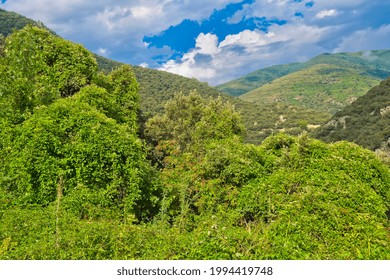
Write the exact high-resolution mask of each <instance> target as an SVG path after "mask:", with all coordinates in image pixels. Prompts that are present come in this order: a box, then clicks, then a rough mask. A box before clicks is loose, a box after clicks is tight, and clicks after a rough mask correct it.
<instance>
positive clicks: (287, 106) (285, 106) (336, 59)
mask: <svg viewBox="0 0 390 280" xmlns="http://www.w3.org/2000/svg"><path fill="white" fill-rule="evenodd" d="M0 18H1V24H0V34H2V35H4V36H7V35H8V34H9V33H10V32H11V31H12V30H13V29H20V28H22V27H23V26H25V25H27V24H33V25H38V26H43V27H44V25H43V24H42V23H39V22H35V21H33V20H31V19H28V18H26V17H24V16H21V15H19V14H16V13H13V12H7V11H4V10H1V9H0ZM95 57H96V59H97V62H98V65H99V69H100V70H101V71H103V72H106V73H108V72H109V71H111V70H112V69H114V68H116V67H118V66H119V65H121V64H122V63H120V62H116V61H113V60H110V59H107V58H104V57H102V56H99V55H95ZM133 71H134V73H135V75H136V78H137V81H138V83H139V84H140V90H139V94H140V97H141V111H142V118H141V121H145V120H146V119H148V118H150V117H152V116H154V115H156V114H157V113H161V112H162V111H163V110H164V105H165V103H166V102H167V101H168V100H170V99H171V98H172V97H173V96H174V95H175V93H179V92H182V93H185V94H186V93H189V92H190V91H192V90H195V91H197V92H199V93H200V94H201V95H202V96H204V97H208V96H211V97H218V96H221V98H222V99H223V100H224V101H225V102H229V103H232V104H234V106H235V108H236V110H237V111H238V112H239V113H240V114H241V116H242V119H243V122H244V124H245V126H246V129H247V134H246V142H249V143H256V144H258V143H260V142H261V141H263V140H264V139H265V138H266V137H268V136H269V135H271V134H274V133H277V132H279V131H285V132H288V133H290V134H294V135H297V134H300V133H302V132H303V131H305V130H307V131H313V130H314V129H315V128H318V127H320V126H321V125H323V124H325V123H327V122H328V121H329V120H330V118H331V116H332V115H333V114H335V113H337V112H339V111H341V110H342V109H343V108H344V107H345V106H349V105H351V104H353V101H355V100H357V99H358V98H359V97H360V96H363V95H364V94H365V93H366V92H367V91H368V90H369V89H370V88H372V87H374V86H377V85H379V83H380V81H381V80H383V79H385V78H387V77H389V76H390V50H377V51H361V52H356V53H337V54H329V53H326V54H322V55H319V56H317V57H315V58H313V59H311V60H309V61H307V62H299V63H291V64H285V65H275V66H271V67H267V68H264V69H260V70H258V71H255V72H252V73H250V74H248V75H246V76H244V77H242V78H239V79H236V80H233V81H230V82H228V83H225V84H222V85H219V86H217V87H211V86H209V85H208V84H207V83H203V82H200V81H198V80H196V79H190V78H185V77H182V76H179V75H176V74H171V73H168V72H163V71H159V70H155V69H149V68H143V67H139V66H133ZM366 102H369V101H367V100H366ZM351 106H353V105H351ZM320 134H324V132H321V133H319V134H318V133H314V134H313V135H320Z"/></svg>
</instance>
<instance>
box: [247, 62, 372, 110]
mask: <svg viewBox="0 0 390 280" xmlns="http://www.w3.org/2000/svg"><path fill="white" fill-rule="evenodd" d="M377 84H379V80H378V79H376V78H373V77H370V76H365V75H362V74H361V73H360V72H358V71H356V70H355V69H352V68H344V67H340V66H336V65H332V64H315V65H313V66H310V67H308V68H305V69H302V70H299V71H296V72H294V73H291V74H288V75H286V76H283V77H281V78H278V79H276V80H273V81H272V82H270V83H268V84H266V85H263V86H262V87H259V88H257V89H255V90H253V91H250V92H248V93H246V94H244V95H241V96H240V98H241V99H242V100H245V101H250V102H254V103H268V104H272V103H284V104H287V105H289V104H292V105H295V106H298V107H304V108H312V109H316V110H320V111H325V112H329V113H335V112H336V111H337V110H339V109H341V108H343V107H344V106H346V105H348V104H350V103H351V102H352V101H354V100H355V99H356V98H357V97H358V96H360V95H363V94H364V93H366V92H367V91H368V90H369V89H370V88H372V87H373V86H376V85H377Z"/></svg>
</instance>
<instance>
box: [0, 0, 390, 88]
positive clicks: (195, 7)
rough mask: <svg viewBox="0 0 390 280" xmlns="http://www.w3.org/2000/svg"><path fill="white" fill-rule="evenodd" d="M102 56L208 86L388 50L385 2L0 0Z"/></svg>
mask: <svg viewBox="0 0 390 280" xmlns="http://www.w3.org/2000/svg"><path fill="white" fill-rule="evenodd" d="M0 7H1V8H3V9H6V10H9V11H15V12H18V13H20V14H23V15H25V16H27V17H30V18H33V19H35V20H40V21H42V22H43V23H44V24H46V25H47V26H48V27H50V28H52V29H53V30H54V31H55V32H57V33H58V34H59V35H61V36H63V37H64V38H66V39H69V40H72V41H75V42H77V43H81V44H83V45H84V46H85V47H87V48H88V49H89V50H91V51H93V52H96V53H99V54H101V55H103V56H106V57H108V58H111V59H114V60H118V61H123V62H126V63H130V64H134V65H142V66H145V67H150V68H155V69H161V70H164V71H169V72H172V73H177V74H180V75H184V76H187V77H194V78H197V79H199V80H201V81H205V82H208V83H210V84H211V85H216V84H220V83H223V82H226V81H229V80H231V79H234V78H237V77H240V76H243V75H245V74H247V73H249V72H251V71H254V70H257V69H260V68H263V67H267V66H270V65H275V64H284V63H290V62H297V61H305V60H308V59H310V58H312V57H314V56H316V55H318V54H321V53H323V52H344V51H360V50H374V49H386V48H390V17H389V16H388V13H389V11H390V1H383V0H382V1H377V0H238V1H227V0H215V1H206V0H196V1H190V0H143V1H140V0H117V1H104V0H94V1H86V0H66V1H65V0H57V1H52V0H33V1H31V0H30V1H27V0H8V1H4V0H2V4H0Z"/></svg>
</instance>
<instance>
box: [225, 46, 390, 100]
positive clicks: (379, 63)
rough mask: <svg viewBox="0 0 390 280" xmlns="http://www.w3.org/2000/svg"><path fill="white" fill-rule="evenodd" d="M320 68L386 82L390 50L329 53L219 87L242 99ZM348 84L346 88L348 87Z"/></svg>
mask: <svg viewBox="0 0 390 280" xmlns="http://www.w3.org/2000/svg"><path fill="white" fill-rule="evenodd" d="M316 65H327V66H328V67H334V68H336V69H339V72H340V71H341V72H343V71H344V72H346V73H348V72H349V73H351V72H353V73H354V74H359V75H360V76H361V77H364V78H365V79H368V78H371V79H373V80H376V81H377V82H378V83H379V81H380V80H383V79H386V78H387V77H389V76H390V50H379V51H362V52H356V53H335V54H329V53H325V54H322V55H319V56H317V57H314V58H312V59H310V60H309V61H307V62H301V63H290V64H286V65H275V66H271V67H267V68H263V69H260V70H257V71H255V72H252V73H250V74H248V75H246V76H244V77H241V78H239V79H236V80H233V81H230V82H227V83H225V84H222V85H219V86H217V88H218V89H219V90H221V91H223V92H225V93H227V94H229V95H232V96H240V95H243V94H245V93H248V92H251V91H254V90H256V89H259V88H261V87H262V86H264V85H266V84H268V83H271V82H272V81H274V80H277V79H279V78H282V77H285V76H287V75H289V74H292V73H295V72H299V71H301V70H305V69H308V68H311V67H313V66H316ZM322 74H324V73H321V72H318V73H312V75H313V78H314V79H315V80H318V79H320V77H321V75H322ZM343 78H347V80H346V82H347V84H348V76H347V77H343ZM343 78H341V79H340V80H339V81H338V83H339V85H340V86H343V85H344V80H343ZM287 80H288V79H287V77H285V79H283V80H281V81H287ZM308 82H309V81H308ZM290 83H293V79H291V80H290ZM347 84H345V85H344V86H345V87H346V86H347ZM281 86H287V89H291V88H290V87H289V85H288V84H287V85H285V84H283V83H281ZM367 86H368V87H369V85H366V88H367ZM296 87H300V88H301V89H305V86H304V85H296ZM297 89H298V88H297ZM356 90H357V91H358V92H359V93H357V95H362V94H364V93H365V91H364V89H363V88H359V87H358V88H356Z"/></svg>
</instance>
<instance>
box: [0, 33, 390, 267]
mask: <svg viewBox="0 0 390 280" xmlns="http://www.w3.org/2000/svg"><path fill="white" fill-rule="evenodd" d="M23 44H26V45H23ZM27 45H28V47H27ZM3 48H4V52H3V53H2V54H1V58H0V74H1V76H2V77H5V78H4V79H1V80H0V108H1V114H0V259H389V258H390V253H389V252H390V235H389V230H388V228H389V217H388V215H389V213H390V212H389V211H390V170H389V168H388V167H387V166H385V165H384V164H383V163H382V162H381V161H380V160H379V159H378V158H377V157H376V156H375V154H374V153H373V152H371V151H369V150H365V149H363V148H361V147H359V146H357V145H356V144H353V143H349V142H338V143H334V144H326V143H323V142H321V141H319V140H313V139H310V138H309V137H308V136H307V134H301V135H300V136H289V135H287V134H283V133H282V134H281V133H279V134H275V135H273V136H271V137H268V138H267V139H266V140H265V141H264V142H263V143H262V144H261V145H258V146H256V145H253V144H245V143H244V142H243V139H244V136H245V129H244V125H243V124H245V122H243V121H241V117H240V115H239V114H238V113H237V112H236V111H235V108H234V106H233V104H232V103H227V102H225V101H226V99H224V98H223V97H222V96H221V97H220V98H212V97H208V98H205V97H204V96H202V95H205V93H204V92H200V91H198V92H199V93H197V92H195V91H191V90H186V87H188V85H186V83H184V82H183V81H187V80H180V79H179V78H177V80H175V81H176V82H177V83H182V82H183V85H182V88H181V90H182V93H177V94H175V95H172V99H171V100H169V102H168V103H166V105H165V107H164V108H162V109H161V110H160V112H159V114H155V116H154V117H151V118H149V119H148V120H147V121H146V122H145V124H142V126H141V128H142V131H140V128H139V126H140V125H139V117H140V110H142V96H141V98H140V97H139V93H138V91H142V90H146V89H147V87H144V88H143V86H142V84H141V85H138V83H137V79H138V75H141V74H140V73H146V74H148V75H149V74H150V75H154V74H155V73H157V74H156V75H160V77H164V75H165V73H164V74H160V72H157V71H156V72H152V71H149V70H142V69H141V68H136V72H135V73H133V69H132V68H131V67H130V66H126V65H122V66H119V67H118V68H115V69H113V70H110V69H107V71H105V73H98V71H97V63H96V61H95V58H94V57H93V56H92V55H91V54H90V53H89V52H87V51H86V50H85V49H84V48H82V47H81V46H79V45H75V44H72V43H70V42H67V41H65V40H63V39H61V38H59V37H57V36H55V35H53V34H51V33H50V32H48V31H45V30H43V29H39V28H36V27H32V26H28V27H26V28H24V29H22V30H20V31H17V32H15V33H13V34H12V35H11V36H9V37H7V39H6V41H5V44H4V45H3ZM32 58H34V59H32ZM137 71H138V72H137ZM142 71H144V72H142ZM137 73H138V74H137ZM146 74H145V76H144V79H146V80H147V75H146ZM167 75H168V74H167ZM141 76H142V75H141ZM11 77H16V79H14V80H12V79H11ZM170 77H172V76H170ZM139 80H141V81H142V79H139ZM146 80H143V81H142V83H144V85H145V84H146V82H145V81H146ZM27 81H28V82H27ZM161 81H162V83H161V85H162V88H161V90H162V91H164V90H166V88H167V87H168V86H169V80H168V81H166V80H163V79H162V80H161ZM193 84H199V83H198V82H196V81H193ZM157 85H158V83H155V84H153V85H150V87H149V89H150V90H151V91H154V90H155V89H154V88H155V87H156V86H157ZM204 88H205V89H207V88H208V87H207V85H204ZM171 92H172V91H169V95H170V94H171ZM217 95H218V94H217ZM166 96H168V95H166ZM140 103H141V104H140ZM236 105H237V104H236ZM159 106H161V105H159ZM144 117H145V116H144ZM278 119H279V121H280V122H283V120H284V118H280V117H278ZM300 125H301V127H302V130H303V129H305V126H307V123H304V122H301V124H300ZM140 136H142V137H143V138H140ZM147 145H148V147H147Z"/></svg>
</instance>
